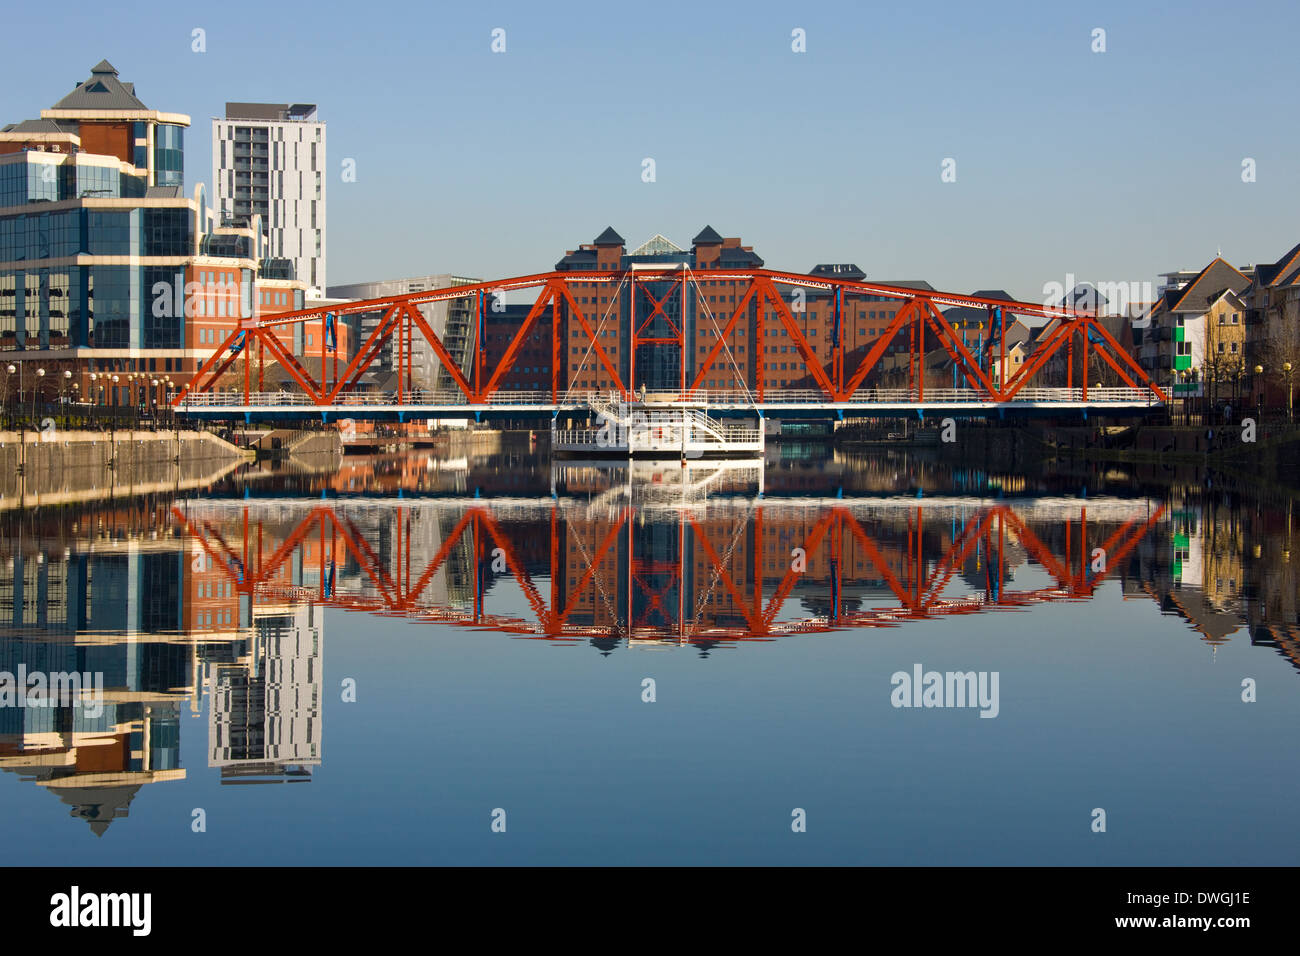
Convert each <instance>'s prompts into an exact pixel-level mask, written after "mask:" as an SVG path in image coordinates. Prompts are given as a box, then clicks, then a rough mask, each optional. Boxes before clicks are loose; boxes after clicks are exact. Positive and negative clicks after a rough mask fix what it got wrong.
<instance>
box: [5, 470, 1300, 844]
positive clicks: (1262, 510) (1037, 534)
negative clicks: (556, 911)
mask: <svg viewBox="0 0 1300 956" xmlns="http://www.w3.org/2000/svg"><path fill="white" fill-rule="evenodd" d="M1293 527H1294V523H1293V520H1292V500H1291V498H1290V496H1288V495H1287V494H1286V493H1283V492H1279V491H1276V490H1270V489H1268V488H1262V487H1261V488H1252V487H1249V486H1243V485H1240V484H1232V483H1231V482H1228V481H1226V480H1224V479H1221V478H1216V476H1212V475H1211V476H1206V475H1203V474H1200V473H1197V474H1194V475H1191V476H1178V475H1174V474H1172V473H1166V472H1163V471H1159V472H1153V473H1151V474H1141V473H1136V472H1133V471H1129V470H1125V469H1122V468H1114V467H1108V468H1097V467H1095V466H1080V467H1079V469H1078V470H1077V472H1070V471H1069V470H1068V469H1066V470H1065V471H1062V470H1060V469H1057V470H1054V471H1053V472H1052V473H1051V474H1046V475H1043V476H1037V477H1029V478H1026V477H1022V476H1016V475H1012V474H999V473H997V472H996V471H987V470H980V469H974V468H972V469H963V468H960V467H953V466H951V465H943V464H939V463H937V462H930V461H926V460H925V459H924V458H915V457H909V456H907V455H902V454H898V453H884V452H882V453H880V454H878V455H860V456H856V457H855V456H844V455H841V454H831V453H829V452H827V451H825V450H817V449H798V448H793V449H792V448H786V449H783V450H777V451H776V452H775V453H774V454H773V455H772V456H771V458H770V460H769V461H768V463H767V465H766V467H765V468H756V467H753V466H746V465H742V464H737V465H734V466H731V467H729V468H727V469H726V470H710V469H709V468H707V467H692V468H691V469H688V470H686V471H683V469H682V468H680V467H679V466H678V465H677V464H676V463H672V464H670V465H667V466H663V465H645V466H641V465H638V466H636V467H635V468H632V469H629V468H628V467H626V466H611V465H605V466H590V465H581V464H566V463H557V464H556V465H555V466H554V467H552V465H551V464H550V463H549V462H547V461H545V460H542V461H537V460H536V459H535V458H533V457H531V456H529V455H526V454H522V455H510V454H501V455H493V456H485V457H481V458H471V459H461V460H452V461H445V460H444V461H438V460H435V459H432V458H428V457H423V456H421V455H420V454H418V453H412V454H408V455H400V456H396V455H395V456H388V457H375V458H361V459H352V458H349V459H348V460H347V463H346V464H345V466H344V467H343V468H342V469H341V470H339V471H338V472H336V473H331V474H325V475H308V474H296V473H289V472H278V471H264V470H258V469H247V470H244V471H241V472H240V473H238V474H235V475H233V476H231V477H229V478H227V479H225V480H223V481H222V482H220V483H219V484H218V485H216V486H215V487H213V488H210V489H208V490H206V491H204V492H202V493H187V494H182V495H180V496H177V497H167V496H162V497H152V498H147V499H135V500H121V501H114V502H108V501H100V502H96V503H93V504H86V505H81V506H69V507H65V508H59V509H45V510H40V511H23V512H9V513H5V514H3V515H0V533H2V534H3V536H4V538H5V544H6V546H7V547H6V549H5V552H6V554H7V555H8V556H9V557H8V558H7V563H6V564H5V565H4V566H3V568H0V619H2V620H3V625H0V672H3V673H0V681H3V680H4V679H5V674H8V675H14V676H13V677H12V678H11V680H16V679H17V675H19V674H24V673H25V674H27V675H31V674H33V673H41V674H51V675H52V674H57V673H70V672H77V673H79V674H87V675H92V676H91V678H90V683H91V685H92V687H91V688H90V689H89V690H84V691H83V697H82V699H81V700H78V701H76V702H72V701H63V702H59V701H55V703H56V704H57V706H22V707H20V706H17V704H16V702H15V700H16V698H15V697H14V695H13V694H12V688H13V684H12V683H10V685H9V687H10V691H11V694H10V697H9V698H8V705H7V706H3V707H0V768H3V769H4V770H5V771H7V772H6V773H5V774H3V775H0V809H2V810H3V814H2V815H0V820H2V821H3V822H0V837H3V840H2V841H0V842H2V844H3V846H4V847H5V848H6V849H5V854H6V857H7V859H8V860H9V861H10V862H13V863H23V864H121V863H140V864H170V863H177V864H201V865H213V864H260V863H309V864H349V863H377V864H422V863H453V864H455V863H467V864H495V863H506V864H512V863H513V864H517V863H524V864H530V863H574V864H604V863H618V864H624V863H625V864H637V863H646V864H670V863H733V864H747V863H818V864H833V863H846V864H877V863H878V864H909V863H921V864H940V863H957V864H990V863H991V864H1035V863H1047V864H1056V863H1062V864H1066V863H1081V864H1092V863H1096V864H1295V863H1296V862H1297V857H1298V855H1300V854H1298V853H1297V847H1300V821H1298V820H1297V817H1296V815H1295V814H1293V813H1289V812H1287V810H1286V808H1287V807H1288V806H1290V803H1291V798H1292V797H1293V795H1294V794H1295V793H1296V791H1297V787H1298V785H1300V762H1298V761H1297V747H1296V744H1295V743H1294V741H1295V732H1294V729H1293V728H1295V727H1296V726H1300V671H1298V665H1297V662H1298V661H1300V628H1298V627H1297V580H1296V575H1295V564H1294V563H1293V562H1292V559H1291V551H1290V548H1291V535H1292V529H1293ZM930 671H935V672H938V673H939V674H940V675H946V674H947V673H948V672H953V673H954V674H957V673H963V674H964V673H968V672H974V675H976V676H975V680H976V685H975V686H977V687H978V686H979V683H978V682H979V681H980V680H983V681H984V684H983V686H984V688H985V690H986V691H989V690H991V689H992V688H993V687H994V686H995V687H996V697H995V698H994V699H992V700H987V699H986V700H985V701H984V703H983V706H981V705H980V703H981V702H980V701H979V700H978V697H977V698H976V699H975V700H973V701H972V700H964V701H959V700H957V699H956V697H955V694H954V691H955V690H956V689H958V685H961V687H962V688H964V686H965V685H964V684H963V683H962V682H961V681H957V682H956V683H954V684H953V685H952V686H951V687H950V686H949V684H948V683H947V682H945V683H943V685H942V686H941V688H940V690H939V694H940V696H939V697H938V698H937V699H938V700H940V701H942V702H944V703H947V704H958V703H961V704H964V706H942V707H941V706H933V707H927V706H915V707H913V706H908V707H902V706H895V704H896V703H898V702H899V701H900V699H901V698H903V697H906V699H907V701H908V702H909V703H911V702H913V701H914V700H915V701H917V702H922V697H921V688H917V689H916V690H915V691H911V690H906V689H902V690H900V689H899V687H898V686H897V685H899V684H900V683H901V682H900V681H899V680H898V679H896V678H895V675H896V674H900V672H901V673H902V674H906V675H908V678H909V679H910V678H911V675H913V674H914V673H918V672H919V673H920V674H921V675H924V674H925V673H927V672H930ZM96 677H97V678H98V679H99V680H100V681H101V684H100V687H101V688H102V689H101V690H100V691H99V692H98V694H96V693H95V690H94V687H93V684H94V681H95V679H96ZM993 678H996V685H993V684H991V683H990V681H991V680H992V679H993ZM924 681H925V678H924V676H923V677H922V683H924ZM1243 682H1244V683H1243ZM0 689H3V688H0ZM913 693H915V694H916V697H915V698H913V697H912V694H913ZM1243 695H1245V696H1248V697H1249V696H1253V698H1254V700H1253V701H1249V702H1247V701H1244V700H1243ZM651 697H652V698H653V699H652V700H648V699H647V698H651ZM931 699H932V701H934V700H935V699H936V698H933V697H932V698H931ZM981 712H983V713H985V714H987V715H988V716H986V717H982V716H981ZM1098 808H1100V809H1102V810H1104V811H1105V822H1106V829H1105V832H1104V833H1098V832H1094V831H1093V821H1094V817H1095V813H1094V811H1095V810H1096V809H1098ZM196 811H201V812H200V813H197V814H196ZM796 811H802V814H798V813H796ZM799 816H802V817H803V818H804V819H806V832H795V831H794V829H793V828H792V822H793V821H795V820H796V818H797V817H799ZM494 819H496V820H498V821H500V820H502V819H503V820H504V823H505V832H504V833H500V832H493V822H494ZM196 820H201V821H202V823H203V824H204V826H205V829H203V830H202V831H201V832H196V826H197V825H198V824H197V823H196V822H195V821H196Z"/></svg>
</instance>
